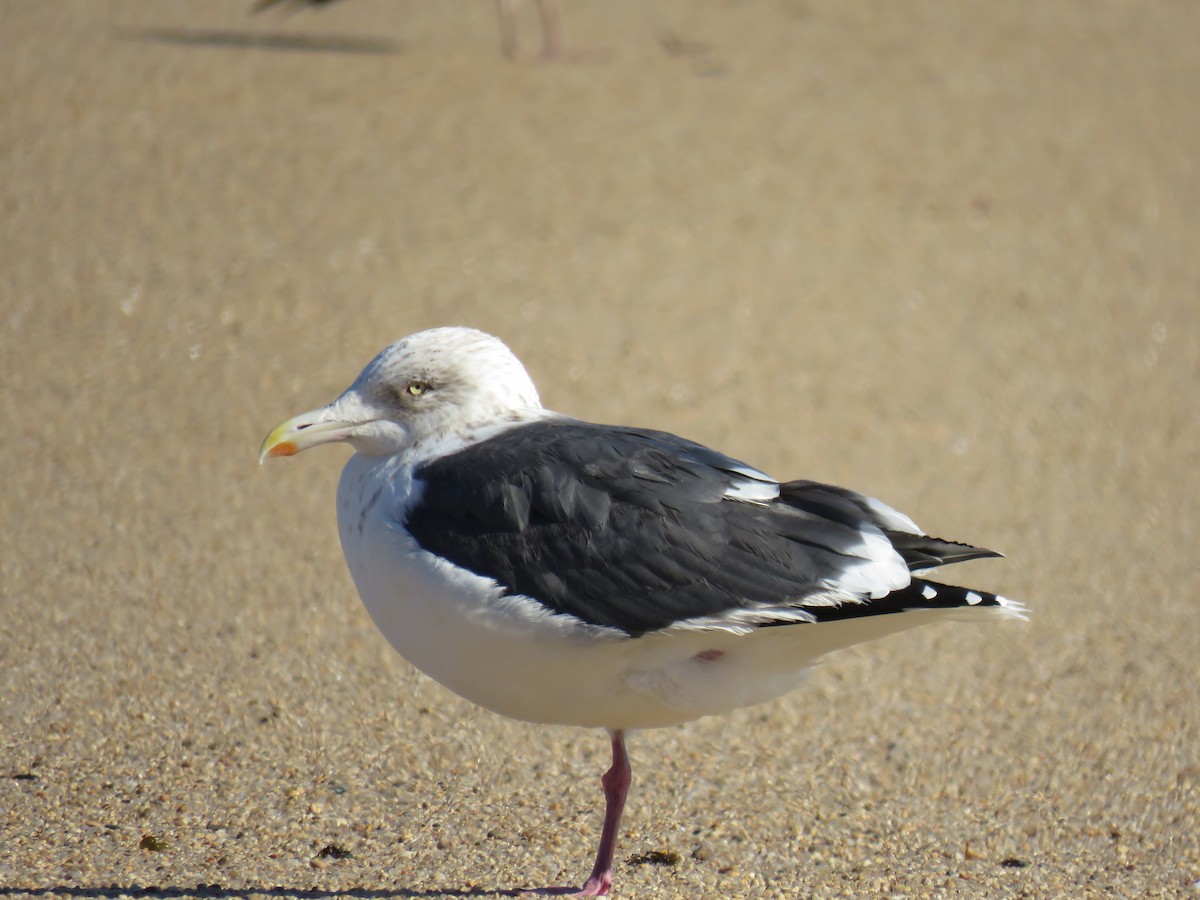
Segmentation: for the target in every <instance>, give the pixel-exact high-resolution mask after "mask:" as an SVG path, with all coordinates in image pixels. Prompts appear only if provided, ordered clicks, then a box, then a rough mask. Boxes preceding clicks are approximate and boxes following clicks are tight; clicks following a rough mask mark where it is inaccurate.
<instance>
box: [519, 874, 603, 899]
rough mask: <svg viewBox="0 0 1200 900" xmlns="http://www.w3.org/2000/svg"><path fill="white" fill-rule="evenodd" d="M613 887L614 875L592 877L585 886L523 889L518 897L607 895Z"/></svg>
mask: <svg viewBox="0 0 1200 900" xmlns="http://www.w3.org/2000/svg"><path fill="white" fill-rule="evenodd" d="M610 887H612V876H611V875H608V876H607V877H592V878H589V879H588V880H587V881H586V882H584V885H583V887H581V888H573V887H544V888H536V889H534V890H530V891H521V892H519V893H518V894H517V896H518V897H605V896H607V895H608V889H609V888H610Z"/></svg>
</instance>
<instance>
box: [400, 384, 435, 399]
mask: <svg viewBox="0 0 1200 900" xmlns="http://www.w3.org/2000/svg"><path fill="white" fill-rule="evenodd" d="M404 390H405V392H406V393H407V394H408V395H409V396H410V397H420V396H421V395H422V394H424V393H425V392H426V391H428V390H429V383H428V382H425V381H410V382H409V383H408V385H407V386H406V387H405V388H404Z"/></svg>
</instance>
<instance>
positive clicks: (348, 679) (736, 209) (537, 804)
mask: <svg viewBox="0 0 1200 900" xmlns="http://www.w3.org/2000/svg"><path fill="white" fill-rule="evenodd" d="M249 6H250V0H205V2H199V0H191V2H184V0H108V2H100V0H44V2H37V3H34V2H25V0H4V2H0V13H2V17H0V18H2V21H3V26H2V27H0V86H2V91H0V171H2V172H3V178H2V179H0V290H2V295H0V309H2V311H3V330H2V332H0V363H2V369H0V371H2V372H3V379H4V384H3V389H2V391H0V403H2V411H0V414H2V417H3V421H4V423H5V424H4V439H3V443H2V444H0V466H2V471H3V472H4V478H3V484H4V487H3V497H4V503H3V537H2V541H3V552H2V553H0V565H2V567H3V568H2V570H0V572H2V577H0V585H2V587H0V592H2V593H0V894H4V895H6V896H8V895H17V896H20V895H26V894H40V893H42V892H52V893H55V894H58V895H62V896H68V897H116V896H119V895H121V894H125V893H137V894H140V895H143V896H152V897H176V896H185V895H192V894H200V895H203V896H209V897H239V898H240V897H249V896H253V895H260V894H266V895H269V896H272V897H290V896H300V897H325V896H337V897H349V898H377V897H462V896H476V895H479V896H490V895H492V894H493V893H494V892H496V891H499V890H500V889H505V888H513V887H520V886H527V885H537V884H541V883H561V882H564V881H566V882H571V881H575V880H577V879H580V878H581V877H582V876H583V875H584V874H585V873H586V871H587V868H588V866H589V865H590V858H591V853H592V850H593V847H594V841H595V839H596V836H597V834H598V830H599V816H600V813H599V804H600V794H599V785H598V782H597V776H598V775H599V773H600V771H601V770H602V769H603V768H604V766H605V764H606V759H605V756H606V753H607V747H606V742H605V740H604V739H603V737H602V736H601V735H600V734H597V733H588V732H581V731H573V730H568V729H557V728H548V729H539V728H535V727H531V726H527V725H522V724H519V723H514V722H508V721H504V720H501V719H500V718H498V717H496V716H493V715H491V714H489V713H486V712H483V711H480V710H477V709H474V708H472V707H470V706H469V705H468V704H466V703H464V702H462V701H460V700H458V699H457V698H456V697H454V696H452V695H450V694H449V693H448V692H446V691H445V690H443V689H442V688H440V687H439V686H438V685H436V684H434V683H432V682H430V681H428V680H427V679H425V678H423V677H422V676H419V675H418V674H417V673H416V672H414V671H413V670H412V669H411V668H409V667H408V666H407V665H406V664H405V663H404V662H403V661H402V660H400V659H399V658H397V657H396V656H394V654H392V652H391V651H390V649H389V648H388V647H387V646H386V645H385V643H384V641H383V640H382V638H380V637H379V636H378V635H377V634H376V633H375V631H374V629H373V627H372V625H371V624H370V622H369V621H368V619H367V616H366V614H365V613H364V611H363V610H362V609H361V607H360V605H359V602H358V600H357V598H356V596H355V594H354V590H353V586H352V585H351V583H350V580H349V577H348V575H347V573H346V571H345V568H344V565H343V563H342V559H341V554H340V550H339V548H338V545H337V538H336V531H335V523H334V511H333V494H334V488H335V484H336V480H337V473H338V470H339V467H340V465H341V463H342V461H343V460H344V458H345V455H346V454H345V452H344V449H343V448H336V449H325V450H322V451H319V452H313V453H312V454H306V455H305V456H303V457H300V458H299V459H297V460H294V461H286V462H283V463H279V464H273V465H271V466H269V467H266V468H264V469H259V468H258V467H257V466H256V465H255V462H254V457H255V452H256V450H257V447H258V444H259V442H260V440H261V439H262V437H263V435H264V434H265V433H266V431H267V430H268V429H269V428H270V427H271V426H273V425H274V424H275V423H276V422H277V421H279V420H280V419H282V418H284V417H285V416H289V415H292V414H294V413H296V412H299V411H301V410H304V409H308V408H311V407H313V406H316V405H319V404H322V403H324V402H326V401H327V400H328V399H330V398H332V397H333V396H334V395H335V394H336V393H337V392H338V391H339V390H340V389H341V388H342V387H344V386H345V385H346V384H347V383H348V382H349V381H350V379H351V378H352V377H353V376H354V375H355V374H356V373H357V372H358V370H359V368H360V366H361V365H362V364H363V363H364V362H365V361H366V360H367V359H368V358H369V357H370V356H371V355H372V354H373V353H374V352H375V351H376V350H378V349H379V348H380V347H382V346H383V345H384V344H386V343H387V342H389V341H390V340H392V339H394V338H396V337H399V336H401V335H404V334H407V333H409V332H412V331H415V330H418V329H421V328H425V327H428V326H432V325H437V324H470V325H475V326H477V327H480V328H483V329H486V330H490V331H493V332H495V333H497V334H500V335H501V336H502V337H504V338H505V339H506V340H507V341H508V342H509V343H510V345H511V346H513V347H514V349H516V350H517V352H518V353H519V354H520V355H521V356H522V358H523V359H524V360H525V361H526V363H527V364H528V366H529V368H530V370H531V371H532V372H533V374H534V376H535V378H536V379H537V380H538V382H539V384H540V386H541V388H542V393H543V398H544V399H545V400H546V402H547V404H548V405H550V406H552V407H554V408H557V409H560V410H563V411H565V412H570V413H572V414H575V415H579V416H582V417H586V418H590V419H594V420H600V421H610V422H612V421H620V422H627V423H633V424H642V425H652V426H656V427H661V428H666V429H670V430H673V431H676V432H680V433H683V434H686V435H687V436H689V437H693V438H696V439H699V440H702V441H705V442H708V443H710V444H713V445H715V446H717V447H719V448H721V449H723V450H725V451H727V452H731V453H733V454H734V455H736V456H739V457H741V458H744V459H747V460H749V461H751V462H753V463H756V464H758V465H760V466H762V467H764V468H766V469H767V470H768V471H772V472H775V473H777V474H779V475H781V476H786V477H805V478H815V479H823V480H830V481H835V482H838V483H842V484H846V485H849V486H852V487H856V488H858V489H860V490H864V491H868V492H870V493H873V494H875V495H876V496H880V497H882V498H884V499H886V500H887V501H889V502H891V503H893V504H894V505H896V506H898V507H900V508H901V509H904V510H905V511H907V512H909V513H911V514H912V515H913V516H914V517H916V518H917V520H918V521H919V522H921V523H922V524H923V525H924V526H925V527H926V528H928V529H930V530H931V531H933V532H935V533H943V534H945V535H947V536H950V537H957V538H961V539H965V540H969V541H973V542H976V543H981V544H984V545H987V546H993V547H997V548H999V549H1002V550H1004V551H1005V552H1006V553H1007V554H1008V559H1006V560H1002V561H988V562H986V563H973V564H971V565H970V566H966V567H962V569H961V570H960V571H957V572H955V573H954V574H955V575H956V576H958V579H959V580H960V581H963V582H966V583H970V584H975V585H978V586H979V587H984V588H987V589H990V590H996V591H1000V592H1003V593H1005V594H1008V595H1010V596H1013V597H1016V598H1019V599H1021V600H1023V601H1025V602H1026V603H1027V604H1028V606H1029V607H1030V609H1031V611H1032V614H1033V620H1032V622H1031V623H1030V624H1029V625H1028V626H1022V625H1013V626H995V627H986V628H974V627H969V626H964V627H950V626H948V627H944V628H941V629H931V630H926V631H918V632H914V633H911V634H907V635H903V636H900V637H897V638H894V639H892V640H890V641H888V642H885V643H881V644H877V645H873V646H868V647H863V648H857V649H855V650H853V651H850V652H847V653H845V654H843V655H841V656H839V657H836V658H834V659H831V660H830V661H829V662H828V663H827V664H826V665H825V666H823V667H822V668H820V669H819V670H818V671H817V672H816V673H815V674H814V676H813V678H812V679H811V681H810V683H809V685H808V687H807V688H806V689H805V690H803V691H802V692H799V693H797V694H795V695H793V696H791V697H789V698H786V699H785V700H783V701H780V702H777V703H774V704H771V705H769V706H766V707H762V708H756V709H751V710H745V711H743V712H741V713H739V714H737V715H734V716H731V717H729V718H725V719H721V720H708V721H703V722H699V723H695V724H693V725H690V726H686V727H683V728H676V729H667V730H662V731H658V732H649V733H644V734H641V735H638V736H637V737H636V738H635V739H634V740H633V742H632V748H631V751H632V754H633V757H634V766H635V772H634V775H635V784H634V793H633V799H632V801H631V806H630V809H629V812H628V816H627V825H626V830H625V833H624V836H623V839H622V842H621V846H620V849H619V865H618V870H617V888H616V890H617V896H622V897H650V898H653V897H696V896H724V897H751V896H803V897H876V896H895V897H925V896H929V897H943V896H989V897H1017V896H1027V897H1113V896H1117V897H1124V896H1128V897H1133V896H1138V897H1143V896H1150V897H1156V896H1185V897H1186V896H1198V895H1200V884H1198V882H1200V836H1198V835H1200V827H1198V824H1197V823H1198V821H1200V814H1198V807H1200V689H1198V672H1197V669H1198V664H1197V660H1198V659H1200V629H1198V628H1197V612H1198V608H1200V607H1198V604H1200V597H1198V592H1200V578H1198V571H1197V558H1198V549H1200V541H1198V539H1197V508H1198V501H1200V488H1198V484H1200V479H1198V478H1197V470H1198V467H1200V455H1198V452H1197V447H1198V446H1200V413H1198V411H1200V394H1198V388H1200V323H1198V319H1200V253H1198V252H1197V246H1198V244H1200V153H1198V152H1197V148H1198V147H1200V54H1197V53H1196V36H1197V34H1200V6H1197V5H1196V4H1194V3H1191V2H1187V0H1181V2H1161V3H1154V4H1137V3H1128V2H1124V0H1097V2H1082V0H1079V2H1068V0H1064V2H1058V3H1041V2H1017V3H1002V4H1001V3H993V2H990V0H987V2H984V0H979V2H950V0H941V2H933V0H931V2H924V3H905V4H884V3H870V4H842V3H838V2H834V0H799V2H782V0H781V2H766V0H761V2H758V0H755V2H739V3H734V2H728V0H695V2H684V0H668V2H662V3H653V4H645V3H639V2H635V0H605V2H604V3H600V2H592V3H584V2H582V0H579V2H574V3H572V2H567V3H566V4H565V21H566V27H567V29H568V34H567V36H568V39H569V40H571V41H572V42H573V44H574V45H575V46H576V47H581V48H585V49H589V50H592V51H599V55H593V56H592V57H591V60H592V61H591V62H588V63H584V64H569V65H546V64H543V63H542V62H541V61H540V60H539V59H538V58H537V54H536V50H537V44H538V41H539V40H540V37H539V34H538V28H537V22H536V18H535V17H534V16H533V13H532V8H531V7H532V4H529V5H528V6H527V8H526V9H525V11H524V18H523V20H522V32H523V39H524V41H525V44H524V48H523V52H522V56H521V58H520V59H518V60H517V61H508V60H505V59H503V58H502V57H501V55H500V53H499V52H498V47H497V37H496V24H495V21H494V13H493V10H492V7H491V4H489V3H485V2H482V0H478V2H473V3H468V2H465V0H463V2H458V3H450V2H442V3H431V2H418V0H354V2H346V3H343V4H337V5H334V6H332V7H330V8H328V9H325V10H323V11H320V12H316V13H311V12H304V13H295V14H291V15H287V14H265V13H264V14H261V15H258V16H250V15H248V10H249ZM339 849H340V850H344V851H347V852H348V853H349V854H351V855H349V856H346V857H345V858H341V859H339V858H337V857H338V856H340V855H342V854H340V853H338V852H335V851H336V850H339ZM322 851H326V852H325V853H324V854H323V853H322ZM653 851H664V853H663V855H661V856H659V857H657V858H658V859H659V860H660V862H662V863H663V864H653V863H651V862H648V861H646V855H647V854H650V853H652V852H653Z"/></svg>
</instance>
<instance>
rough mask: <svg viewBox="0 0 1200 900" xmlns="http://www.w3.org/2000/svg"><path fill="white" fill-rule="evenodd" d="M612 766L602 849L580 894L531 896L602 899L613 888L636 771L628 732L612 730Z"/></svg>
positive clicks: (606, 789) (606, 790) (559, 891)
mask: <svg viewBox="0 0 1200 900" xmlns="http://www.w3.org/2000/svg"><path fill="white" fill-rule="evenodd" d="M610 736H611V737H612V766H611V768H609V770H608V771H607V772H605V773H604V775H603V777H602V778H601V779H600V783H601V784H602V785H604V829H603V830H602V831H601V832H600V846H599V847H598V848H597V849H596V863H595V865H593V866H592V874H591V875H589V876H588V879H587V881H585V882H584V883H583V887H582V888H580V889H579V890H578V891H572V889H570V888H544V889H543V890H540V891H531V892H530V894H534V895H546V894H559V895H562V894H567V895H569V896H571V897H603V896H604V895H605V894H607V893H608V889H609V888H610V887H612V861H613V854H614V852H616V849H617V832H618V831H619V830H620V828H621V813H623V812H624V811H625V798H626V797H627V796H628V795H629V784H630V782H631V781H632V780H633V770H632V769H631V768H630V766H629V754H627V753H626V752H625V732H623V731H613V732H611V735H610Z"/></svg>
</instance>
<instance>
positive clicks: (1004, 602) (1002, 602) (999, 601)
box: [996, 594, 1009, 606]
mask: <svg viewBox="0 0 1200 900" xmlns="http://www.w3.org/2000/svg"><path fill="white" fill-rule="evenodd" d="M1008 602H1009V601H1008V598H1007V597H1001V596H1000V595H999V594H997V595H996V605H997V606H1008Z"/></svg>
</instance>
